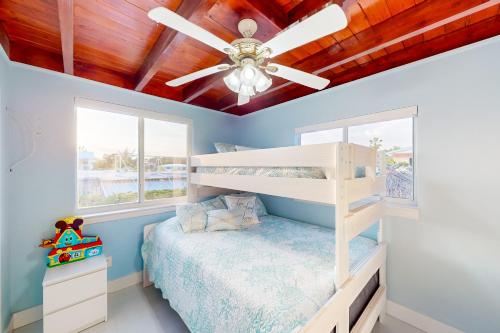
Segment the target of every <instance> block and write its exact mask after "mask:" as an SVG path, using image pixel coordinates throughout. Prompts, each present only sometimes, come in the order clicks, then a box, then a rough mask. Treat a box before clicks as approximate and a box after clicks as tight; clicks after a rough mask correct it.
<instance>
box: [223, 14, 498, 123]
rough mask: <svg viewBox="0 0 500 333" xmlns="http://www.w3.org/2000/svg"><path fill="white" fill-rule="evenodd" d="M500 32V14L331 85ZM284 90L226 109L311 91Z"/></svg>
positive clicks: (350, 72)
mask: <svg viewBox="0 0 500 333" xmlns="http://www.w3.org/2000/svg"><path fill="white" fill-rule="evenodd" d="M499 34H500V17H499V16H496V17H492V18H489V19H486V20H483V21H481V22H479V23H476V24H474V25H471V26H468V27H465V28H462V29H460V30H456V31H454V32H453V33H451V34H450V35H442V36H440V37H437V38H435V39H433V40H431V41H428V42H425V43H420V44H415V45H413V46H412V47H409V48H404V49H401V50H400V51H397V52H395V53H392V54H390V55H388V56H386V57H383V58H379V59H377V60H374V61H373V62H371V63H369V64H367V65H365V66H363V67H359V68H356V67H353V68H352V69H350V70H347V71H345V72H344V73H343V74H342V75H335V76H334V77H330V79H331V83H330V85H329V87H333V86H337V85H340V84H343V83H347V82H351V81H353V80H357V79H360V78H363V77H366V76H370V75H373V74H376V73H379V72H382V71H386V70H389V69H391V68H395V67H398V66H401V65H404V64H407V63H410V62H413V61H415V60H418V59H422V58H426V57H429V56H432V55H435V54H439V53H442V52H445V51H448V50H451V49H454V48H457V47H460V46H463V45H467V44H470V43H474V42H477V41H479V40H483V39H486V38H490V37H493V36H496V35H499ZM282 91H283V93H281V94H278V93H274V96H273V100H272V101H271V100H270V99H268V98H263V97H264V96H262V97H260V98H256V99H254V100H252V101H251V102H250V103H249V104H247V105H245V106H242V107H232V108H229V109H226V112H230V113H234V114H239V115H243V114H247V113H250V112H253V111H254V110H255V109H257V110H259V109H262V108H265V107H269V106H271V105H276V104H279V103H282V102H286V101H289V100H290V98H289V97H290V96H294V98H299V97H302V96H306V95H308V94H310V92H309V91H308V89H303V88H302V87H296V88H295V89H290V87H286V88H284V89H283V90H282ZM291 99H293V98H291Z"/></svg>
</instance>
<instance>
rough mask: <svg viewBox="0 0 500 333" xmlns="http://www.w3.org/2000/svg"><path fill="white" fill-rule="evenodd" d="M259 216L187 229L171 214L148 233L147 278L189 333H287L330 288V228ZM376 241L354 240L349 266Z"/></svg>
mask: <svg viewBox="0 0 500 333" xmlns="http://www.w3.org/2000/svg"><path fill="white" fill-rule="evenodd" d="M260 219H261V221H262V223H261V224H258V225H255V226H252V227H250V228H248V229H245V230H239V231H217V232H202V233H191V234H185V233H183V232H182V229H181V228H180V225H179V224H178V223H177V220H176V218H175V217H174V218H171V219H169V220H167V221H165V222H163V223H160V224H158V225H157V226H156V228H155V229H154V230H153V231H152V232H151V233H150V234H149V235H148V236H147V238H146V241H145V242H144V245H143V247H142V256H143V259H144V262H145V266H146V268H147V270H148V274H149V278H150V280H151V281H152V282H153V283H154V285H155V286H156V287H157V288H160V289H161V291H162V293H163V297H164V298H166V299H168V300H169V302H170V306H171V307H172V308H173V309H174V310H176V311H177V312H178V313H179V315H180V316H181V318H182V319H183V320H184V322H185V323H186V325H187V326H188V328H189V329H190V331H191V332H193V333H198V332H207V333H208V332H223V333H227V332H231V333H238V332H245V333H246V332H292V331H293V330H294V329H295V328H296V327H297V326H302V325H304V324H305V323H306V322H307V321H308V320H309V319H310V318H311V317H312V316H313V315H314V314H315V313H316V312H317V311H318V310H319V309H320V308H321V306H322V305H324V304H325V303H326V301H327V300H328V299H329V298H330V297H331V296H332V295H333V294H334V293H335V284H334V271H335V237H334V232H333V230H331V229H328V228H324V227H319V226H315V225H311V224H306V223H301V222H297V221H293V220H288V219H284V218H280V217H276V216H272V215H267V216H262V217H261V218H260ZM376 246H377V244H376V242H375V241H373V240H371V239H368V238H365V237H356V238H355V239H353V240H352V241H351V243H350V249H349V253H350V267H351V270H352V269H354V268H355V267H357V266H358V265H360V264H361V263H362V262H363V261H364V260H365V258H367V257H368V256H369V255H370V254H372V253H373V252H374V250H375V248H376Z"/></svg>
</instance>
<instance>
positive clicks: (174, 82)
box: [165, 64, 231, 87]
mask: <svg viewBox="0 0 500 333" xmlns="http://www.w3.org/2000/svg"><path fill="white" fill-rule="evenodd" d="M229 68H231V66H229V65H227V64H222V65H217V66H213V67H208V68H205V69H202V70H201V71H197V72H193V73H191V74H188V75H184V76H181V77H179V78H177V79H174V80H171V81H168V82H167V83H165V84H166V85H167V86H170V87H178V86H180V85H183V84H184V83H188V82H191V81H194V80H197V79H199V78H202V77H204V76H208V75H212V74H215V73H218V72H222V71H227V70H228V69H229Z"/></svg>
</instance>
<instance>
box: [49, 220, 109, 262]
mask: <svg viewBox="0 0 500 333" xmlns="http://www.w3.org/2000/svg"><path fill="white" fill-rule="evenodd" d="M82 225H83V219H81V218H78V217H76V218H75V217H69V218H65V219H62V220H60V221H58V222H57V223H56V224H55V227H56V235H55V237H54V238H53V239H47V240H43V241H42V243H41V244H40V247H44V248H52V250H51V251H50V252H49V254H48V255H47V266H49V267H54V266H59V265H63V264H67V263H71V262H75V261H78V260H83V259H85V258H89V257H94V256H98V255H100V254H101V253H102V241H101V240H100V238H99V236H83V235H82Z"/></svg>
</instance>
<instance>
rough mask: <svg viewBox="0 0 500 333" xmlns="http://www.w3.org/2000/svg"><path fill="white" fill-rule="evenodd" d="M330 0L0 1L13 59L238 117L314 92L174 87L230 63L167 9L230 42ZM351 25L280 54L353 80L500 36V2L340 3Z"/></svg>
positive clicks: (267, 34)
mask: <svg viewBox="0 0 500 333" xmlns="http://www.w3.org/2000/svg"><path fill="white" fill-rule="evenodd" d="M331 2H332V1H324V0H30V1H25V0H0V44H1V45H2V46H3V47H4V49H5V50H6V52H7V54H8V56H9V57H10V59H11V60H13V61H17V62H22V63H26V64H30V65H34V66H39V67H43V68H47V69H50V70H55V71H59V72H65V73H67V74H70V75H76V76H79V77H83V78H87V79H91V80H96V81H100V82H105V83H108V84H111V85H115V86H120V87H124V88H127V89H135V90H138V91H142V92H144V93H146V94H151V95H156V96H160V97H164V98H168V99H173V100H177V101H182V102H186V103H190V104H194V105H200V106H204V107H208V108H211V109H215V110H221V111H223V112H228V113H232V114H237V115H243V114H247V113H251V112H254V111H256V110H260V109H262V108H265V107H268V106H272V105H276V104H279V103H283V102H286V101H289V100H292V99H295V98H298V97H301V96H305V95H308V94H311V93H314V92H315V91H314V90H312V89H309V88H306V87H303V86H300V85H298V84H294V83H290V82H287V81H285V80H282V79H279V78H276V77H273V85H272V87H271V88H270V89H268V90H267V91H265V92H264V93H260V94H259V95H257V96H255V97H254V98H253V99H252V100H251V102H250V103H249V104H247V105H244V106H241V107H238V106H236V95H235V94H234V93H233V92H231V91H229V89H227V88H226V87H225V85H224V84H223V82H222V77H223V75H224V74H221V73H220V74H216V75H213V76H210V77H206V78H203V79H199V80H196V81H194V82H192V83H189V84H186V85H183V86H181V87H177V88H172V87H168V86H166V85H165V81H168V80H171V79H174V78H176V77H179V76H183V75H186V74H189V73H191V72H193V71H196V70H200V69H203V68H206V67H209V66H214V65H216V64H218V63H221V62H223V61H226V60H227V59H226V56H225V55H224V54H222V53H220V52H218V51H216V50H214V49H211V48H209V47H208V46H206V45H204V44H202V43H200V42H198V41H196V40H193V39H191V38H189V37H186V36H184V35H182V34H180V33H177V32H175V31H173V30H171V29H168V28H165V27H164V26H162V25H158V24H156V23H154V22H152V21H151V20H150V19H149V18H148V17H147V15H146V13H147V12H148V11H149V10H150V9H152V8H154V7H157V6H165V7H167V8H169V9H171V10H175V11H176V12H177V13H179V14H181V15H182V16H184V17H186V18H187V19H189V20H190V21H192V22H194V23H196V24H198V25H200V26H202V27H203V28H205V29H207V30H209V31H210V32H212V33H214V34H216V35H217V36H219V37H221V38H222V39H224V40H226V41H228V42H231V41H232V40H234V39H236V38H239V33H238V31H237V28H236V26H237V23H238V21H239V20H240V19H243V18H253V19H254V20H256V21H257V23H258V26H259V29H258V31H257V33H256V34H255V36H254V37H255V38H258V39H260V40H263V41H266V40H268V39H270V38H271V37H272V36H274V35H275V34H276V33H278V32H279V31H281V30H282V29H285V28H286V27H288V26H289V25H290V24H292V23H294V22H296V21H298V20H300V19H302V18H304V17H306V16H307V15H310V14H312V13H314V12H315V11H317V10H319V9H321V8H322V7H323V6H325V5H327V4H329V3H331ZM334 2H336V3H338V4H339V5H341V6H342V7H343V9H344V11H345V12H346V14H347V16H348V19H349V24H348V27H347V28H346V29H344V30H342V31H339V32H337V33H335V34H333V35H330V36H326V37H324V38H322V39H320V40H317V41H315V42H312V43H309V44H307V45H304V46H302V47H300V48H297V49H295V50H292V51H290V52H287V53H285V54H282V55H280V56H278V57H277V58H275V59H273V62H278V63H281V64H283V65H287V66H291V67H294V68H297V69H300V70H304V71H308V72H312V73H315V74H317V75H320V76H322V77H325V78H328V79H330V80H331V83H330V85H329V87H333V86H336V85H340V84H343V83H346V82H350V81H353V80H356V79H359V78H363V77H366V76H369V75H373V74H376V73H378V72H381V71H385V70H388V69H390V68H394V67H397V66H401V65H404V64H407V63H410V62H413V61H416V60H419V59H422V58H425V57H429V56H432V55H435V54H438V53H442V52H445V51H448V50H451V49H454V48H457V47H460V46H463V45H467V44H470V43H474V42H476V41H479V40H483V39H486V38H489V37H493V36H496V35H498V34H500V5H499V3H500V1H499V0H490V1H487V0H467V1H463V0H357V1H356V0H345V1H341V0H337V1H334Z"/></svg>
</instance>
